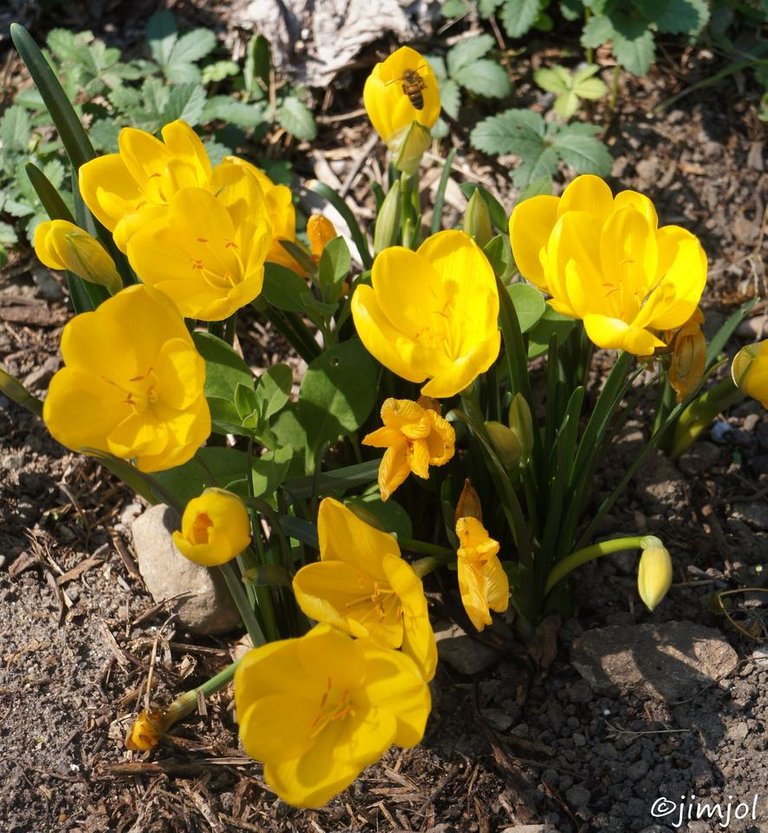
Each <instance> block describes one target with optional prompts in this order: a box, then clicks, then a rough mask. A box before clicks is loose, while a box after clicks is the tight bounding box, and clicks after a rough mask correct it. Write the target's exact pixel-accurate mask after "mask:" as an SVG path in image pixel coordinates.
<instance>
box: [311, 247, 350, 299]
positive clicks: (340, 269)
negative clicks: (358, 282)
mask: <svg viewBox="0 0 768 833" xmlns="http://www.w3.org/2000/svg"><path fill="white" fill-rule="evenodd" d="M351 268H352V255H351V254H350V253H349V246H347V241H346V240H345V239H344V238H343V237H335V238H334V239H333V240H330V241H329V242H328V244H327V245H326V247H325V249H324V250H323V254H322V255H321V256H320V263H319V264H318V271H317V274H318V279H319V281H320V289H321V291H322V293H323V298H324V299H325V300H326V301H330V302H332V303H335V302H336V301H338V300H339V298H340V297H341V293H342V292H343V289H344V281H345V280H346V279H347V278H348V277H349V271H350V269H351Z"/></svg>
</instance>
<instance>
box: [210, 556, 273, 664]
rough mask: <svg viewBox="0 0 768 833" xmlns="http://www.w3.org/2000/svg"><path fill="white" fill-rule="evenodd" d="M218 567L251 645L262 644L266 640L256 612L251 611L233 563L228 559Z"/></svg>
mask: <svg viewBox="0 0 768 833" xmlns="http://www.w3.org/2000/svg"><path fill="white" fill-rule="evenodd" d="M218 569H219V570H220V571H221V574H222V575H223V576H224V581H226V583H227V587H228V588H229V592H230V593H231V594H232V598H233V599H234V602H235V604H236V605H237V610H238V612H239V613H240V617H241V619H242V620H243V624H244V625H245V628H246V630H247V631H248V635H249V636H250V637H251V643H252V645H253V647H254V648H256V647H258V646H259V645H263V644H264V643H265V642H266V641H267V640H266V639H265V638H264V633H263V631H262V630H261V625H260V624H259V622H258V619H257V618H256V614H255V613H254V612H253V608H252V607H251V605H250V604H249V602H248V595H247V594H246V592H245V587H243V582H242V581H241V579H240V576H239V575H238V574H237V571H236V570H235V568H234V565H233V564H232V562H231V561H228V562H227V563H226V564H222V565H221V567H219V568H218Z"/></svg>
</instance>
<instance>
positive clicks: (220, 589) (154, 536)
mask: <svg viewBox="0 0 768 833" xmlns="http://www.w3.org/2000/svg"><path fill="white" fill-rule="evenodd" d="M178 528H179V523H178V517H177V516H176V514H175V512H174V511H173V510H172V509H171V508H170V507H168V506H165V505H164V504H158V505H157V506H153V507H151V508H150V509H148V510H147V511H146V512H145V513H144V514H143V515H141V516H140V517H139V518H137V519H136V520H135V521H134V522H133V523H132V524H131V533H132V534H133V545H134V549H135V550H136V559H137V561H138V564H139V572H140V573H141V575H142V577H143V578H144V582H145V584H146V585H147V590H149V592H150V594H151V595H152V598H153V599H154V600H155V601H156V602H158V603H160V602H163V601H166V600H167V599H173V601H169V602H168V604H167V608H168V610H169V611H173V612H175V613H176V614H177V617H178V621H179V622H180V623H181V624H182V625H183V626H184V627H185V628H188V629H189V630H190V631H193V632H195V633H199V634H216V633H224V632H226V631H229V630H232V628H234V627H236V626H237V624H238V623H239V622H240V614H239V613H238V612H237V608H236V607H235V603H234V602H233V601H232V599H231V597H230V595H229V591H228V590H227V587H226V584H225V583H224V580H223V579H222V578H221V576H219V575H218V574H217V573H215V572H214V571H212V570H208V568H206V567H201V566H199V565H198V564H195V563H193V562H192V561H189V559H187V558H185V557H184V556H183V555H182V554H181V553H180V552H179V551H178V550H177V549H176V547H175V546H174V544H173V540H172V538H171V533H172V532H173V530H174V529H178Z"/></svg>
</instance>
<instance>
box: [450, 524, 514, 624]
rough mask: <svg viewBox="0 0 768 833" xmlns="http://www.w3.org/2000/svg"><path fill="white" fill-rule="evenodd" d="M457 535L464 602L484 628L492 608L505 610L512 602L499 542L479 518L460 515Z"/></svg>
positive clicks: (460, 582)
mask: <svg viewBox="0 0 768 833" xmlns="http://www.w3.org/2000/svg"><path fill="white" fill-rule="evenodd" d="M456 535H458V537H459V543H460V546H459V549H458V551H457V555H458V573H459V592H460V593H461V602H462V604H463V605H464V610H466V611H467V616H469V618H470V621H471V622H472V624H473V625H474V626H475V627H476V628H477V629H478V630H479V631H481V630H483V628H484V627H485V626H486V625H490V624H491V613H490V611H491V610H495V611H496V612H497V613H503V612H504V611H505V610H506V609H507V607H508V606H509V579H508V578H507V574H506V573H505V572H504V568H503V567H502V566H501V562H500V561H499V559H498V555H497V553H498V552H499V542H498V541H494V540H493V538H491V537H490V535H489V534H488V530H487V529H486V528H485V527H484V526H483V525H482V523H480V521H479V520H477V518H459V520H458V521H456Z"/></svg>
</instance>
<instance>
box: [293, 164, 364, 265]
mask: <svg viewBox="0 0 768 833" xmlns="http://www.w3.org/2000/svg"><path fill="white" fill-rule="evenodd" d="M307 187H308V188H309V190H310V191H314V192H315V193H316V194H320V196H321V197H323V198H324V199H325V200H326V201H327V202H329V203H330V204H331V205H332V206H333V207H334V208H335V209H336V210H337V211H338V212H339V214H341V216H342V217H343V219H344V221H345V222H346V224H347V226H348V227H349V231H350V234H351V235H352V240H353V241H354V244H355V246H357V250H358V252H359V254H360V259H361V260H362V262H363V269H370V268H371V266H372V265H373V257H372V256H371V250H370V248H369V247H368V241H367V240H366V239H365V235H364V234H363V232H362V230H361V228H360V226H359V224H358V222H357V220H356V219H355V215H354V214H353V213H352V212H351V211H350V209H349V206H348V205H347V204H346V203H345V202H344V200H343V199H342V198H341V197H340V196H339V195H338V194H337V193H336V192H335V191H334V190H333V189H332V188H329V187H328V186H327V185H326V184H325V183H323V182H318V181H317V180H312V181H311V182H308V183H307Z"/></svg>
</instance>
